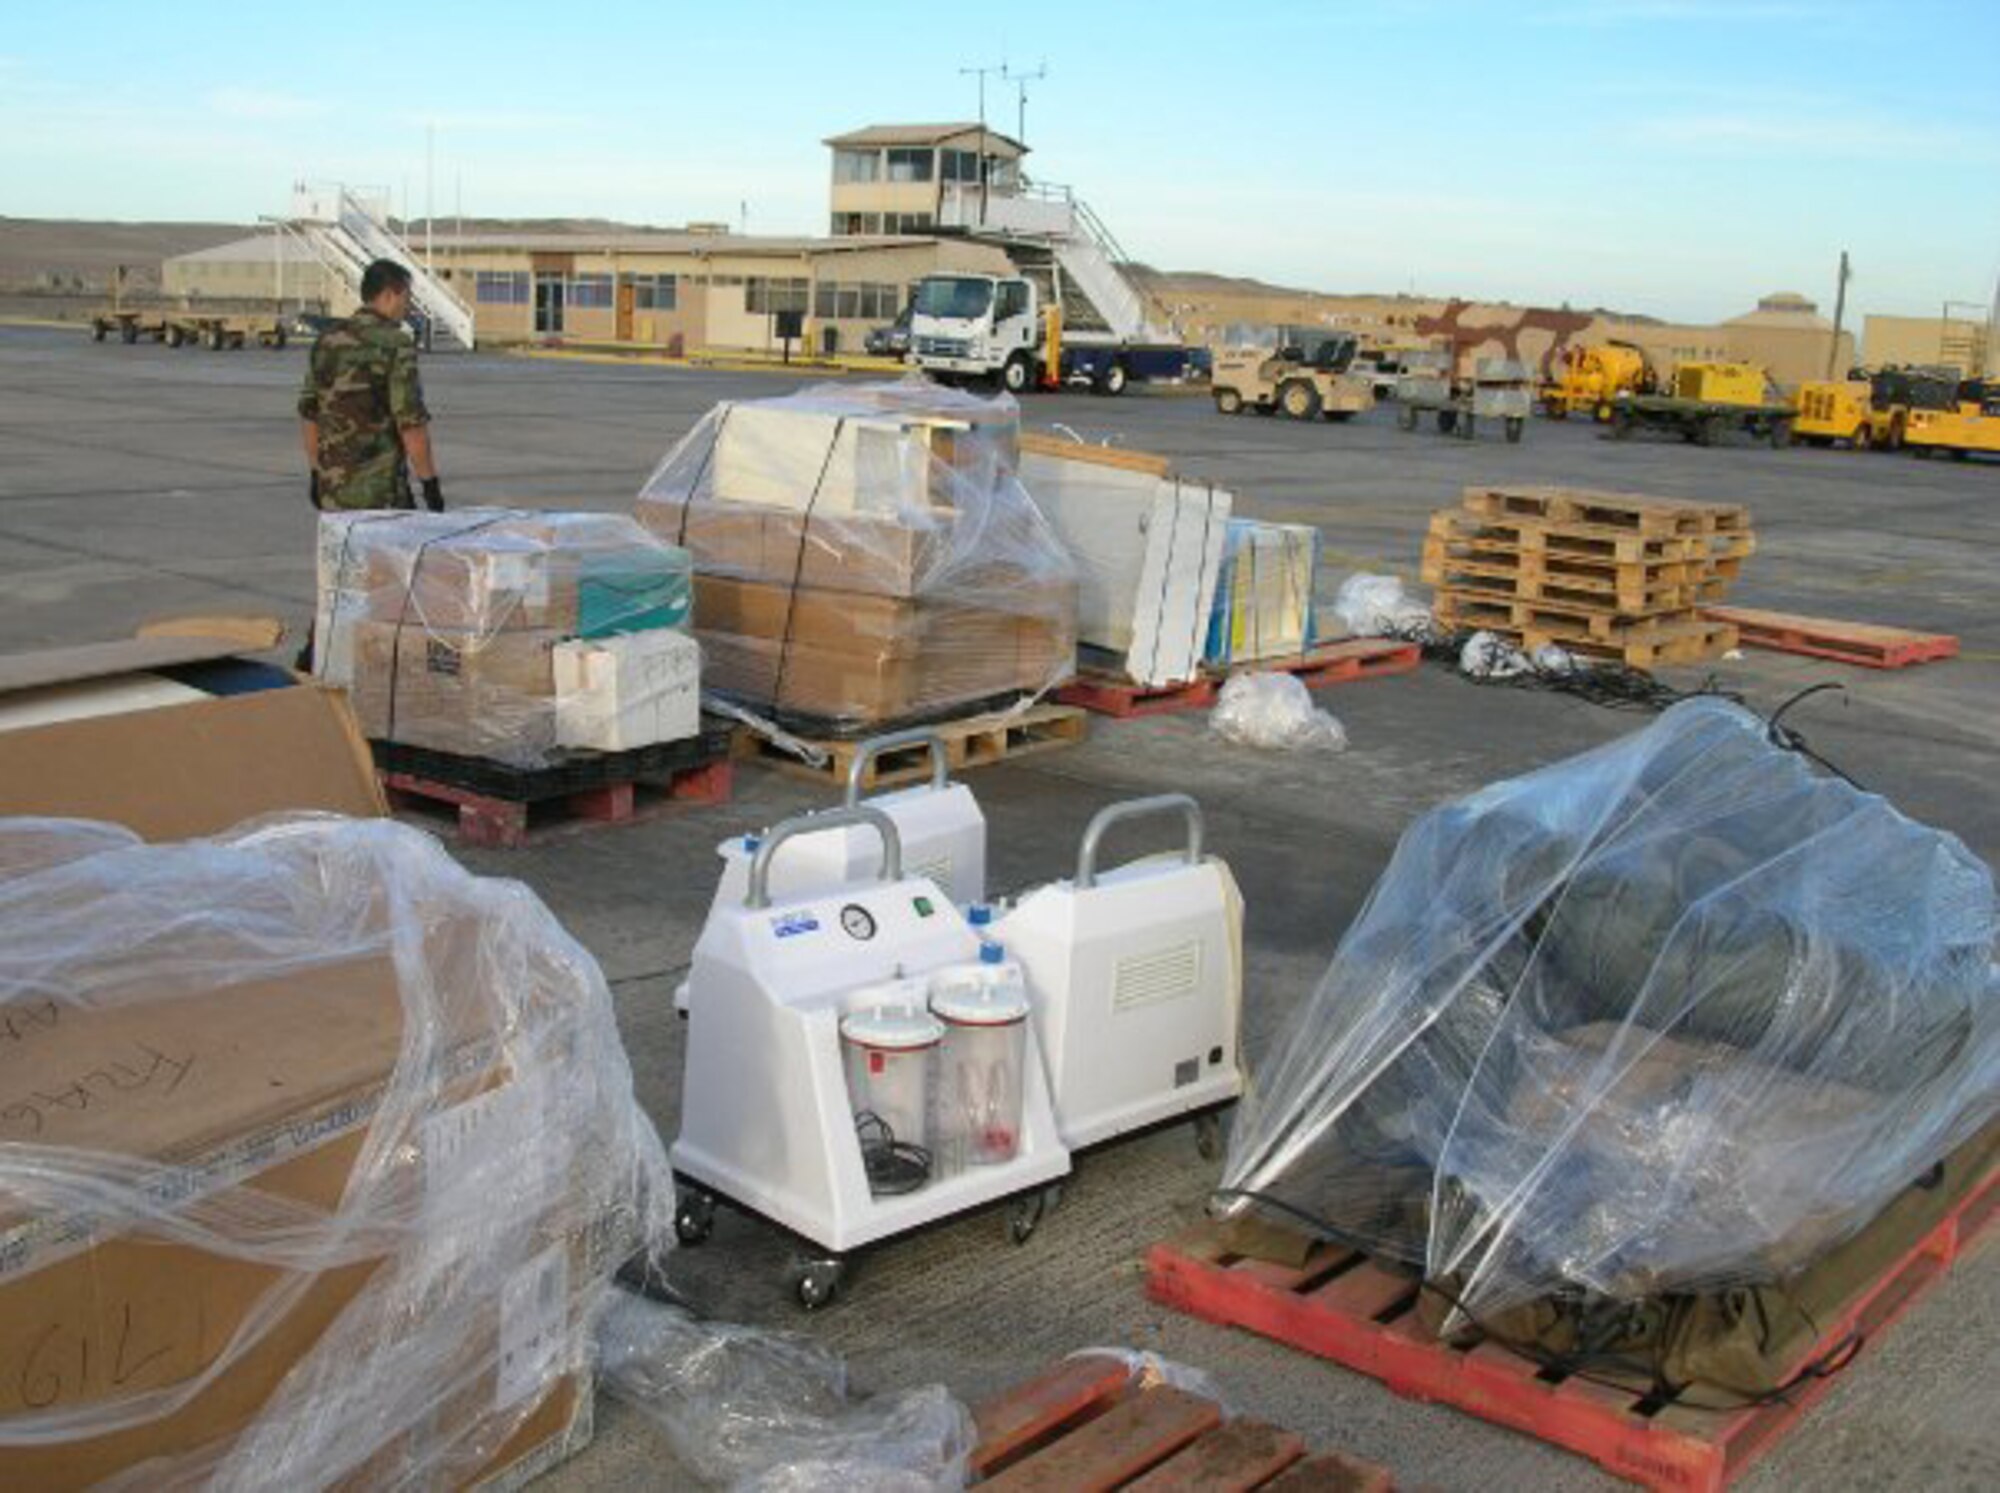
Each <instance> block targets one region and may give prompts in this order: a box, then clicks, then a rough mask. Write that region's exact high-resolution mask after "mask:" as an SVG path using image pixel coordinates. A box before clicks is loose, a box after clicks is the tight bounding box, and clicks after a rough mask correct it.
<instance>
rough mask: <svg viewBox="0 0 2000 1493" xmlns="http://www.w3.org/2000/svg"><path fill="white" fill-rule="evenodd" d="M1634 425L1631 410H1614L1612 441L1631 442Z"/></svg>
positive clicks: (1612, 414)
mask: <svg viewBox="0 0 2000 1493" xmlns="http://www.w3.org/2000/svg"><path fill="white" fill-rule="evenodd" d="M1633 423H1634V421H1633V418H1632V412H1631V411H1630V410H1613V411H1612V412H1611V439H1612V440H1614V441H1629V440H1631V439H1632V426H1633Z"/></svg>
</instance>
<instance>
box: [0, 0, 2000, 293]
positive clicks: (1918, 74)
mask: <svg viewBox="0 0 2000 1493" xmlns="http://www.w3.org/2000/svg"><path fill="white" fill-rule="evenodd" d="M9 12H10V13H9V15H8V19H7V23H6V25H5V26H4V27H0V214H6V215H10V216H19V217H43V216H47V217H92V218H126V219H139V218H183V219H196V218H209V219H225V220H238V221H247V220H249V219H251V218H253V217H255V216H256V215H258V214H260V213H270V212H276V211H279V210H281V209H282V206H283V204H284V201H285V199H286V195H287V191H288V186H289V183H290V182H291V181H292V180H293V179H294V178H297V177H305V178H309V179H315V180H346V181H350V182H373V183H379V184H382V185H385V186H387V187H388V188H389V189H390V190H391V192H392V193H393V194H395V195H396V196H397V197H398V198H401V197H403V196H404V194H405V192H407V197H408V202H409V205H410V208H411V210H412V211H413V212H417V213H421V212H422V210H423V206H424V174H425V147H424V142H425V131H426V126H427V125H430V126H434V128H435V132H436V142H437V144H436V161H437V169H436V173H435V189H434V190H435V201H436V204H437V208H438V211H439V213H440V214H449V213H450V212H451V210H452V207H453V205H454V200H455V199H462V201H463V204H464V209H465V211H466V212H467V213H468V214H503V215H545V216H587V215H600V216H607V217H618V218H625V219H629V220H634V221H645V222H653V223H661V224H674V223H680V222H683V221H687V220H690V219H727V220H730V221H736V220H737V219H738V218H739V215H740V213H741V212H742V207H743V205H744V204H747V206H748V223H749V227H750V229H751V231H752V232H772V233H776V232H791V233H801V232H803V233H820V232H824V231H825V228H824V225H825V217H826V183H827V161H826V152H825V150H824V148H823V147H822V146H821V145H820V144H819V141H820V140H821V139H822V138H823V137H824V136H826V135H829V134H833V133H837V132H839V131H841V130H844V129H848V128H852V127H855V126H858V125H861V124H866V123H873V122H884V121H889V120H934V119H950V118H967V117H971V116H972V115H973V114H974V113H975V111H976V94H975V85H974V80H973V79H972V78H971V77H968V76H964V75H963V74H962V73H961V71H960V70H961V69H963V68H968V67H974V66H978V65H981V64H998V63H1001V62H1002V61H1007V62H1011V63H1012V64H1013V65H1014V66H1016V67H1017V68H1024V69H1032V68H1033V67H1035V66H1036V65H1037V64H1040V63H1044V62H1046V64H1047V68H1048V77H1047V79H1046V80H1045V81H1043V82H1040V83H1037V84H1033V85H1031V86H1030V92H1029V102H1028V121H1027V135H1028V141H1029V144H1030V145H1031V146H1032V147H1033V148H1034V154H1033V156H1032V157H1031V158H1030V162H1029V165H1030V168H1031V170H1033V171H1034V172H1036V173H1037V174H1038V175H1040V176H1041V177H1042V178H1043V179H1045V180H1048V181H1052V182H1060V183H1064V184H1068V185H1073V186H1075V187H1076V188H1077V189H1078V190H1079V191H1080V192H1081V193H1082V194H1083V195H1084V196H1085V197H1086V198H1087V199H1088V200H1089V201H1090V202H1091V204H1092V205H1093V206H1094V207H1095V208H1096V209H1097V210H1098V212H1099V214H1100V215H1101V216H1102V217H1103V218H1104V219H1105V220H1106V221H1108V222H1109V223H1110V225H1111V226H1112V228H1113V229H1114V231H1115V232H1116V233H1117V234H1118V236H1119V238H1120V239H1121V240H1122V241H1123V242H1124V244H1125V245H1126V247H1127V248H1128V249H1129V250H1130V251H1131V252H1132V253H1133V254H1134V255H1136V256H1137V257H1139V258H1142V259H1145V260H1147V261H1148V262H1150V263H1153V264H1156V265H1159V266H1161V267H1164V268H1173V269H1209V270H1215V271H1219V272H1222V273H1229V274H1242V275H1257V276H1262V277H1264V278H1266V279H1270V280H1275V281H1279V282H1282V283H1286V284H1294V285H1301V286H1307V287H1311V288H1315V289H1323V290H1350V291H1368V290H1382V291H1393V290H1409V289H1415V290H1417V291H1419V292H1423V293H1427V294H1460V295H1468V296H1475V297H1506V298H1510V299H1513V300H1517V301H1533V302H1538V303H1545V304H1554V303H1559V302H1561V301H1564V300H1568V301H1570V302H1571V303H1573V304H1576V305H1592V304H1605V305H1612V306H1617V307H1621V308H1624V309H1630V310H1636V311H1645V312H1651V313H1653V314H1655V315H1660V316H1666V317H1673V318H1691V319H1700V320H1709V319H1714V318H1718V317H1723V316H1728V315H1732V314H1734V313H1736V312H1738V311H1741V310H1744V309H1747V308H1748V306H1749V305H1750V303H1751V302H1753V301H1754V300H1755V299H1756V297H1757V296H1758V295H1760V294H1762V293H1764V292H1767V291H1771V290H1776V289H1793V290H1800V291H1803V292H1805V293H1806V294H1808V295H1811V296H1814V297H1815V298H1817V299H1818V300H1820V301H1821V302H1822V308H1823V309H1826V310H1830V309H1831V301H1832V293H1833V278H1834V263H1835V260H1836V258H1837V256H1838V253H1839V251H1840V250H1841V249H1843V248H1845V249H1848V250H1849V251H1851V253H1852V254H1853V257H1854V263H1855V279H1854V282H1853V285H1852V287H1851V291H1850V306H1851V307H1852V308H1853V310H1854V311H1855V312H1856V313H1862V312H1867V311H1883V312H1901V313H1906V314H1912V315H1936V314H1937V313H1938V311H1939V309H1940V306H1941V303H1942V302H1943V301H1944V300H1946V299H1947V298H1949V299H1954V300H1956V299H1960V298H1967V299H1971V300H1974V301H1977V302H1980V303H1981V304H1982V305H1983V304H1984V303H1985V302H1986V301H1987V300H1988V299H1989V298H1990V297H1991V296H1992V294H1993V287H1994V282H1995V276H1996V272H2000V4H1996V3H1993V0H1986V3H1957V4H1943V3H1904V4H1901V5H1897V6H1894V7H1888V6H1882V5H1879V4H1877V5H1869V4H1860V3H1855V4H1850V3H1843V0H1820V3H1813V0H1735V3H1730V0H1623V3H1620V0H1600V3H1586V0H1505V3H1494V4H1469V3H1457V4H1454V3H1445V0H1360V3H1352V4H1350V3H1331V0H1329V3H1320V4H1294V3H1282V0H1281V3H1269V0H1267V3H1265V4H1262V5H1258V6H1254V7H1253V6H1243V5H1216V4H1214V3H1212V0H1210V3H1205V4H1200V5H1183V4H1179V3H1174V0H1161V3H1157V4H1152V5H1134V6H1125V5H1118V6H1108V5H1098V6H1083V5H1077V4H1069V5H1042V4H1035V3H1027V4H1017V5H1009V6H983V5H982V6H964V7H957V6H950V5H944V4H936V3H933V4H866V3H849V4H832V3H822V4H819V5H793V4H789V3H785V0H764V3H762V4H753V5H742V6H739V7H734V8H732V7H728V6H718V5H715V4H713V3H709V4H703V5H681V4H672V3H663V0H653V3H623V0H610V3H602V4H594V5H592V4H585V5H577V6H572V7H568V8H562V9H558V8H552V7H550V6H547V5H546V4H542V5H513V4H507V3H488V4H482V5H478V6H454V5H442V4H438V5H424V4H421V3H406V4H402V5H394V4H392V5H384V6H371V5H367V4H360V5H352V6H341V5H332V6H321V7H316V8H301V7H297V6H285V7H277V6H269V7H266V6H246V5H242V4H240V3H238V4H221V3H211V0H176V3H174V4H172V5H159V4H157V3H152V0H148V3H144V4H92V3H89V0H82V3H72V4H66V5H41V6H32V7H28V6H11V7H9ZM371 26H376V27H380V28H381V30H380V34H379V35H375V36H370V35H369V34H367V33H368V29H369V28H370V27H371ZM987 102H988V111H989V114H990V116H991V117H992V119H993V122H994V123H995V124H996V125H999V126H1002V127H1009V128H1011V126H1012V124H1013V121H1014V118H1015V96H1014V89H1013V87H1012V85H1008V84H1002V83H999V82H997V81H995V82H993V83H990V84H989V88H988V95H987Z"/></svg>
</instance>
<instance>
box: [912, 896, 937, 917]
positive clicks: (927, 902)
mask: <svg viewBox="0 0 2000 1493" xmlns="http://www.w3.org/2000/svg"><path fill="white" fill-rule="evenodd" d="M913 905H914V906H915V907H916V909H917V916H918V917H920V918H927V917H929V916H930V915H931V914H932V913H934V912H936V911H937V909H936V908H935V907H933V906H931V899H930V898H928V897H918V898H917V899H916V900H915V903H914V904H913Z"/></svg>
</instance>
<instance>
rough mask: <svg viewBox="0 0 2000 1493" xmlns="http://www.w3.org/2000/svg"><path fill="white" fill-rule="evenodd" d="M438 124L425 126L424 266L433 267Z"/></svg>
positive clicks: (426, 267) (427, 268)
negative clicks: (432, 227)
mask: <svg viewBox="0 0 2000 1493" xmlns="http://www.w3.org/2000/svg"><path fill="white" fill-rule="evenodd" d="M437 133H438V132H437V125H436V124H435V123H432V124H426V125H425V126H424V268H425V269H426V270H429V269H430V268H431V267H432V260H431V224H433V223H435V222H436V221H437V195H436V192H435V191H434V187H435V185H436V181H437Z"/></svg>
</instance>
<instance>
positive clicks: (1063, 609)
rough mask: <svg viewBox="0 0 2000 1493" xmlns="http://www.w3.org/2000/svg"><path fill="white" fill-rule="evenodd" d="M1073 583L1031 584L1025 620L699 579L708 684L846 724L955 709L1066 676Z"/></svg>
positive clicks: (1023, 604) (1022, 605) (1020, 614)
mask: <svg viewBox="0 0 2000 1493" xmlns="http://www.w3.org/2000/svg"><path fill="white" fill-rule="evenodd" d="M1071 598H1072V593H1071V591H1070V589H1069V587H1068V585H1067V583H1060V584H1053V585H1044V586H1040V587H1037V586H1032V585H1023V586H1022V587H1020V588H1019V590H1018V591H1017V592H1016V598H1015V599H1016V601H1017V602H1018V607H1019V609H1018V610H1000V609H997V608H993V607H968V606H958V605H953V604H950V603H944V602H931V601H897V600H893V599H891V598H887V597H874V596H861V595H856V594H853V593H848V592H839V591H816V590H809V589H805V588H800V589H799V590H797V591H796V592H794V591H788V590H787V589H786V588H784V587H781V586H767V585H758V584H754V583H750V582H745V581H735V580H727V579H724V578H721V577H717V576H706V575H704V576H699V577H697V579H696V582H695V619H696V628H697V635H698V636H699V638H700V640H701V644H702V656H703V679H704V682H705V684H706V685H707V686H708V687H709V688H710V689H713V690H716V691H718V692H720V693H722V694H725V695H728V696H731V697H733V698H735V699H737V700H739V701H741V702H742V703H744V704H747V705H751V706H753V707H756V706H762V707H766V708H775V709H782V710H787V711H794V712H797V713H800V714H804V715H811V716H818V717H824V718H827V719H829V720H836V721H840V722H842V723H844V724H865V723H869V722H875V721H887V720H894V719H897V718H899V717H902V716H906V715H912V714H918V713H930V712H934V711H939V710H948V709H951V708H954V707H956V706H959V705H964V704H969V703H971V702H973V701H977V700H984V699H987V698H989V697H991V696H994V695H1002V694H1007V693H1009V692H1013V691H1035V690H1040V689H1043V688H1045V687H1047V686H1048V685H1049V684H1050V683H1051V682H1052V681H1054V680H1056V679H1058V678H1062V677H1066V676H1067V674H1068V672H1069V670H1070V668H1071V666H1072V664H1073V662H1074V654H1075V632H1074V630H1073V618H1074V612H1073V610H1072V599H1071Z"/></svg>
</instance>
